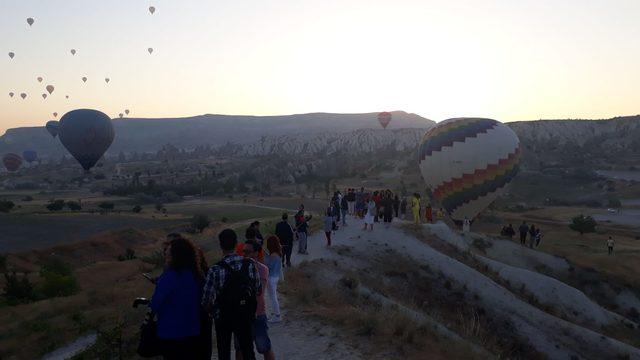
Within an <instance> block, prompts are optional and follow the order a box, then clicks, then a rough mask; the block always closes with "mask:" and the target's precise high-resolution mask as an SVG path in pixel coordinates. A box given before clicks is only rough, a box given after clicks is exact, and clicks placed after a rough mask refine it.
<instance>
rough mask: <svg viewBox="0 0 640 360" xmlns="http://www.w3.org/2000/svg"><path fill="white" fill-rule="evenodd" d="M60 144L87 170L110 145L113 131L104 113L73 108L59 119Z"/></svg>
mask: <svg viewBox="0 0 640 360" xmlns="http://www.w3.org/2000/svg"><path fill="white" fill-rule="evenodd" d="M59 136H60V141H61V142H62V145H64V147H65V148H67V150H68V151H69V153H70V154H71V155H72V156H73V157H74V158H75V159H76V160H77V161H78V163H80V165H82V167H83V168H84V169H85V171H89V169H91V168H92V167H93V166H94V165H95V164H96V163H97V162H98V160H100V158H101V157H102V155H104V153H105V151H107V149H108V148H109V146H111V143H112V142H113V138H114V137H115V131H114V129H113V124H112V123H111V119H110V118H109V116H107V115H106V114H104V113H102V112H100V111H97V110H89V109H81V110H73V111H70V112H68V113H66V114H65V115H64V116H63V117H62V119H60V128H59Z"/></svg>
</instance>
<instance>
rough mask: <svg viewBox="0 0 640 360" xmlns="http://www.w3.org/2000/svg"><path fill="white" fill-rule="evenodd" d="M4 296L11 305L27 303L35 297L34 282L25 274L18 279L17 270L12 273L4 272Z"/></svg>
mask: <svg viewBox="0 0 640 360" xmlns="http://www.w3.org/2000/svg"><path fill="white" fill-rule="evenodd" d="M4 279H5V284H4V294H3V295H4V297H5V298H6V299H7V303H8V304H9V305H17V304H21V303H27V302H30V301H33V300H34V299H35V293H34V291H33V284H31V282H30V281H29V279H27V277H26V276H23V277H22V278H21V279H18V275H16V273H15V271H14V272H13V273H11V274H4Z"/></svg>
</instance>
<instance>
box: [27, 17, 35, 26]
mask: <svg viewBox="0 0 640 360" xmlns="http://www.w3.org/2000/svg"><path fill="white" fill-rule="evenodd" d="M34 22H35V21H34V20H33V18H27V24H29V26H31V25H33V23H34Z"/></svg>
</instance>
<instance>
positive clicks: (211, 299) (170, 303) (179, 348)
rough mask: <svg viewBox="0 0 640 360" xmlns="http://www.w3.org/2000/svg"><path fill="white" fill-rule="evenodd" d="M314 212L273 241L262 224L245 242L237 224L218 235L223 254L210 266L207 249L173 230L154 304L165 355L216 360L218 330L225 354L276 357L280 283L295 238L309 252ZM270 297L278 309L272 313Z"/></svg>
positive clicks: (278, 230) (282, 226)
mask: <svg viewBox="0 0 640 360" xmlns="http://www.w3.org/2000/svg"><path fill="white" fill-rule="evenodd" d="M309 220H310V217H309V216H305V215H304V207H303V206H301V207H300V210H299V211H298V213H297V214H296V219H295V221H296V225H295V226H291V225H290V224H289V223H288V214H287V213H284V214H282V220H281V221H280V222H279V223H278V224H277V225H276V227H275V235H271V236H268V237H267V238H266V239H265V238H264V237H263V235H262V234H261V232H260V222H258V221H255V222H253V223H251V225H250V226H249V227H248V228H247V229H246V231H245V234H244V235H245V240H244V241H243V242H239V241H238V235H237V234H236V232H235V231H234V230H232V229H225V230H222V231H221V232H220V233H219V234H218V241H219V245H220V249H221V250H222V259H221V260H220V261H219V262H217V263H215V264H213V266H211V267H209V266H208V264H207V262H206V259H205V257H204V253H203V252H202V250H201V249H200V248H198V247H196V246H195V245H194V243H193V242H192V241H191V240H189V239H187V238H186V237H183V236H182V235H180V234H170V235H169V236H168V237H167V242H166V243H165V247H164V255H165V268H164V271H163V273H162V274H161V275H160V276H159V277H158V278H157V279H152V281H153V282H154V283H155V284H156V288H155V290H154V293H153V297H152V298H151V301H150V308H151V310H152V311H153V313H154V314H155V316H156V317H157V337H158V339H159V341H160V347H161V352H162V355H163V357H164V358H165V359H210V358H211V354H212V328H213V327H215V332H216V335H215V336H216V340H217V350H218V351H217V352H218V358H219V359H221V360H227V359H230V358H231V346H232V345H233V347H234V349H235V352H236V359H244V360H252V359H255V358H256V355H255V352H254V345H255V350H256V351H257V352H258V353H259V354H262V355H263V357H264V359H265V360H270V359H275V354H274V352H273V349H272V346H271V340H270V338H269V333H268V329H269V326H268V324H269V323H275V322H280V321H281V320H282V317H281V313H280V303H279V301H278V292H277V290H278V283H279V282H280V281H282V280H283V268H284V267H290V266H291V253H292V248H293V240H294V238H295V237H297V238H298V239H299V241H301V242H303V241H304V245H301V247H300V248H299V253H306V234H307V231H308V221H309ZM267 298H268V300H269V305H270V308H271V313H270V316H269V317H268V316H267Z"/></svg>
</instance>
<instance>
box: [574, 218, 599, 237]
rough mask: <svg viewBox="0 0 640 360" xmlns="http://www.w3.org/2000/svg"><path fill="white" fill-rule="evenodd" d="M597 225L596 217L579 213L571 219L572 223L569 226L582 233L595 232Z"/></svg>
mask: <svg viewBox="0 0 640 360" xmlns="http://www.w3.org/2000/svg"><path fill="white" fill-rule="evenodd" d="M596 226H598V223H597V222H596V220H595V219H594V218H592V217H591V216H584V215H578V216H576V217H574V218H573V219H572V220H571V224H569V228H571V230H574V231H577V232H579V233H580V235H583V234H585V233H592V232H595V231H596Z"/></svg>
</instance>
